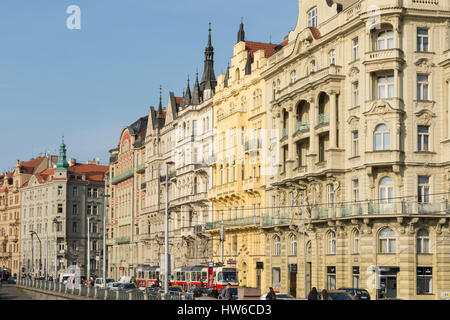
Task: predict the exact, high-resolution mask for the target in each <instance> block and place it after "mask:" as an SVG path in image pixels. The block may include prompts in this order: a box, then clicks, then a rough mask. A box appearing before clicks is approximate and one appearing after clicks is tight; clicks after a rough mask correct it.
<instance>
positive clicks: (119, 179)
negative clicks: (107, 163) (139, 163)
mask: <svg viewBox="0 0 450 320" xmlns="http://www.w3.org/2000/svg"><path fill="white" fill-rule="evenodd" d="M132 176H134V170H133V169H130V170H127V171H125V172H124V173H122V174H119V175H118V176H115V177H114V178H112V180H111V183H112V184H113V185H115V184H118V183H119V182H122V181H124V180H126V179H128V178H130V177H132Z"/></svg>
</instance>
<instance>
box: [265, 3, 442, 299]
mask: <svg viewBox="0 0 450 320" xmlns="http://www.w3.org/2000/svg"><path fill="white" fill-rule="evenodd" d="M449 5H450V3H449V1H416V0H407V1H397V0H389V1H387V0H373V1H367V0H361V1H341V3H337V2H333V1H324V0H307V1H299V16H298V22H297V26H296V27H295V29H294V30H292V31H291V32H290V33H289V35H288V39H287V42H288V43H287V44H286V46H284V47H283V49H281V50H280V51H279V52H277V53H275V54H274V55H273V56H272V57H270V58H269V59H268V66H267V70H266V71H264V72H263V77H264V79H265V83H266V85H267V87H266V91H267V92H268V100H269V112H268V124H269V127H270V128H271V129H273V130H275V131H276V132H277V134H276V135H273V136H272V138H271V139H270V141H269V142H268V145H266V148H268V149H269V148H270V149H271V151H272V154H271V157H272V159H273V160H274V161H273V163H274V167H275V168H276V171H277V172H276V173H275V174H274V175H272V176H270V177H269V178H268V181H267V186H266V192H267V205H268V210H267V218H266V220H265V221H264V223H263V225H262V230H263V232H264V234H265V239H266V244H267V245H266V248H265V252H266V254H267V258H266V262H265V266H264V267H265V269H266V273H265V274H266V281H267V284H268V286H273V287H274V288H275V289H276V290H280V291H282V292H290V293H291V294H293V295H294V296H296V297H304V296H305V294H306V293H307V292H309V291H310V289H311V288H312V287H316V288H318V289H328V290H331V289H338V288H341V287H359V288H365V289H367V290H368V291H369V293H370V294H371V296H372V298H373V299H382V298H396V297H397V298H402V299H439V298H440V294H441V292H444V291H448V290H449V288H450V278H449V276H448V275H449V273H448V270H450V245H449V239H450V238H449V237H450V227H449V214H450V207H449V204H448V195H449V191H450V180H449V178H450V172H449V166H450V162H449V160H450V159H449V153H448V150H449V149H450V122H449V121H450V117H449V114H450V100H449V96H450V93H449V88H450V86H449V65H450V64H449V61H450V60H449V52H450V51H449V49H450V38H449V36H450V28H449V12H448V9H449ZM431 9H432V10H431ZM274 145H275V146H276V147H274V148H272V146H274Z"/></svg>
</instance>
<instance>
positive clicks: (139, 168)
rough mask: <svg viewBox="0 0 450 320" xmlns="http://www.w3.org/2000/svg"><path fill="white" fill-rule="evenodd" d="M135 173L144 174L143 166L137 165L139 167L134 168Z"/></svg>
mask: <svg viewBox="0 0 450 320" xmlns="http://www.w3.org/2000/svg"><path fill="white" fill-rule="evenodd" d="M136 172H137V173H143V172H145V164H139V165H138V166H137V167H136Z"/></svg>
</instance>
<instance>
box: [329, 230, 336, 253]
mask: <svg viewBox="0 0 450 320" xmlns="http://www.w3.org/2000/svg"><path fill="white" fill-rule="evenodd" d="M328 254H336V232H334V231H331V232H330V233H328Z"/></svg>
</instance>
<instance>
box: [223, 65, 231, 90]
mask: <svg viewBox="0 0 450 320" xmlns="http://www.w3.org/2000/svg"><path fill="white" fill-rule="evenodd" d="M229 79H230V63H228V67H227V73H225V78H224V79H223V86H224V87H225V88H228V80H229Z"/></svg>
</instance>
